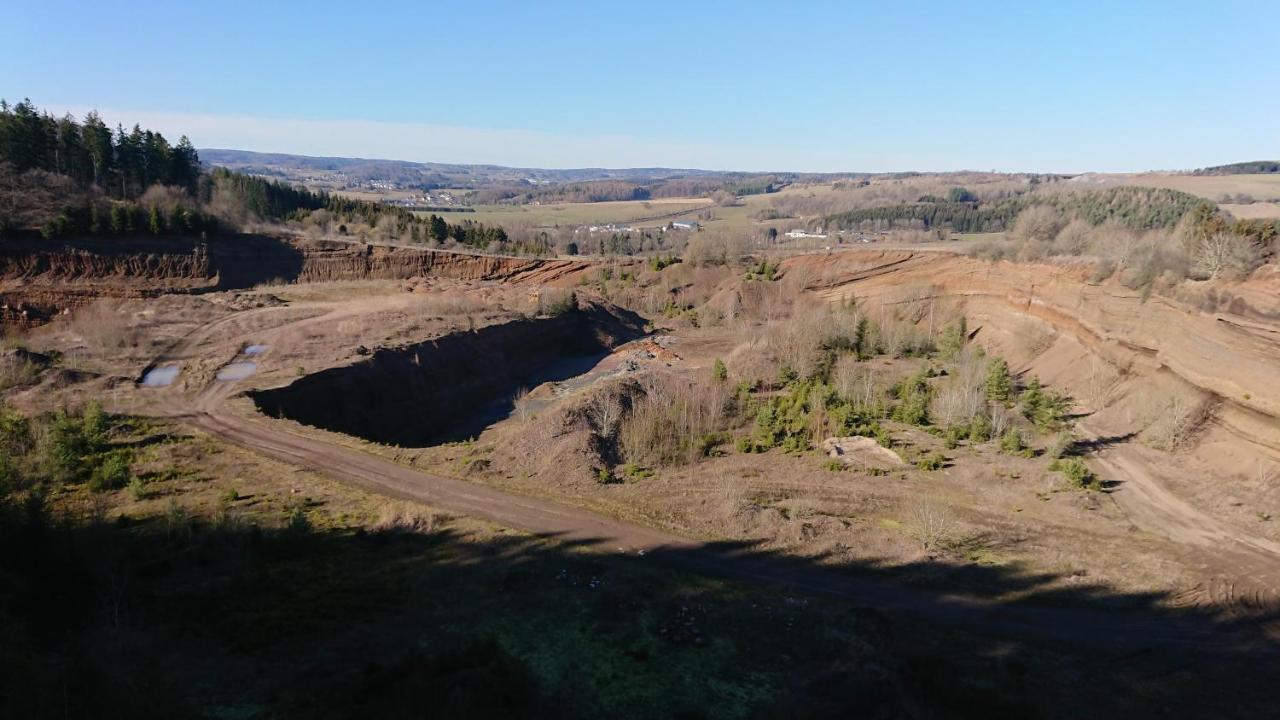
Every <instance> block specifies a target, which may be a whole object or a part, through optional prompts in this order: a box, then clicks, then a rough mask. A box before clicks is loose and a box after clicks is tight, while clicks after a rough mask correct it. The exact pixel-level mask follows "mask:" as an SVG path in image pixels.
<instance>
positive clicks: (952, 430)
mask: <svg viewBox="0 0 1280 720" xmlns="http://www.w3.org/2000/svg"><path fill="white" fill-rule="evenodd" d="M968 436H969V428H967V427H965V426H963V425H950V426H948V427H947V431H946V433H945V434H944V435H943V436H942V441H943V444H944V445H945V446H946V448H947V449H948V450H954V449H956V448H957V447H959V446H960V441H961V440H963V439H965V438H967V437H968Z"/></svg>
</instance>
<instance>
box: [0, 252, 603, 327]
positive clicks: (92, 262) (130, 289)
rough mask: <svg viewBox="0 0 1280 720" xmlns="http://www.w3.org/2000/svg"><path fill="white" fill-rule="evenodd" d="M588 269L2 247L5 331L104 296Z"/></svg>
mask: <svg viewBox="0 0 1280 720" xmlns="http://www.w3.org/2000/svg"><path fill="white" fill-rule="evenodd" d="M588 267H590V264H589V263H587V262H585V261H577V260H541V259H530V258H513V257H494V256H486V255H472V254H467V253H457V252H449V251H444V250H431V249H426V248H406V247H387V246H378V245H367V244H363V243H347V242H337V241H311V240H305V239H300V238H282V237H271V236H264V235H238V236H231V237H218V238H214V239H211V240H208V241H202V240H200V239H198V238H128V239H93V240H70V241H56V242H50V241H46V240H44V239H42V238H40V237H38V236H19V237H14V238H6V239H5V240H3V241H0V323H3V324H6V325H22V326H31V325H38V324H40V323H43V322H46V321H48V320H49V319H50V318H51V317H53V316H54V315H57V314H58V313H60V312H63V311H66V310H70V309H74V308H76V307H78V306H80V305H83V304H85V303H87V302H90V301H92V300H93V299H94V298H98V297H117V298H127V297H152V296H155V295H159V294H162V293H172V292H202V291H207V290H221V289H235V288H244V287H251V286H253V285H256V284H258V283H262V282H268V281H284V282H320V281H328V280H369V279H382V280H401V279H408V278H413V277H422V276H439V277H449V278H455V279H461V280H495V281H504V282H533V283H549V284H559V283H571V282H572V281H573V279H574V278H575V277H576V275H577V274H579V273H581V272H582V271H584V270H585V269H586V268H588Z"/></svg>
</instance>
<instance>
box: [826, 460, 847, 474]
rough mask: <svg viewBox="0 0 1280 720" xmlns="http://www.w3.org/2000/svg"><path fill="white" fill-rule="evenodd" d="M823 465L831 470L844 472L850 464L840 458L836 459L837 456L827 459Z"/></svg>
mask: <svg viewBox="0 0 1280 720" xmlns="http://www.w3.org/2000/svg"><path fill="white" fill-rule="evenodd" d="M822 467H824V468H826V469H828V470H830V471H831V472H844V471H845V470H848V469H849V466H848V465H846V464H844V463H843V462H840V461H839V460H836V459H835V458H832V459H830V460H828V461H826V462H825V463H823V464H822Z"/></svg>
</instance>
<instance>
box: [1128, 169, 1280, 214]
mask: <svg viewBox="0 0 1280 720" xmlns="http://www.w3.org/2000/svg"><path fill="white" fill-rule="evenodd" d="M1121 184H1124V185H1137V186H1139V187H1157V188H1169V189H1170V190H1181V191H1182V192H1185V193H1191V194H1192V195H1199V196H1200V197H1203V198H1208V199H1209V200H1213V201H1214V202H1217V201H1218V199H1219V198H1221V197H1222V196H1223V195H1238V194H1241V193H1243V194H1245V195H1252V196H1253V197H1254V198H1255V199H1256V200H1259V201H1265V200H1277V199H1280V173H1275V174H1265V175H1159V174H1154V173H1153V174H1148V175H1129V176H1126V177H1123V179H1122V181H1121ZM1233 207H1240V206H1233ZM1259 210H1264V209H1263V208H1259ZM1244 212H1245V213H1247V212H1248V211H1244ZM1247 216H1248V215H1247V214H1241V215H1240V217H1247ZM1268 217H1270V215H1269V216H1268Z"/></svg>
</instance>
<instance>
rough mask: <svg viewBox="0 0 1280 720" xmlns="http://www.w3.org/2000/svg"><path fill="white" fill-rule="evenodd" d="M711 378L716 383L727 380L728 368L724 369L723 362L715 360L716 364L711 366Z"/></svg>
mask: <svg viewBox="0 0 1280 720" xmlns="http://www.w3.org/2000/svg"><path fill="white" fill-rule="evenodd" d="M711 378H712V379H713V380H716V381H717V382H724V381H725V380H728V379H729V368H727V367H725V364H724V361H723V360H721V359H720V358H716V362H715V364H714V365H712V366H711Z"/></svg>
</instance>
